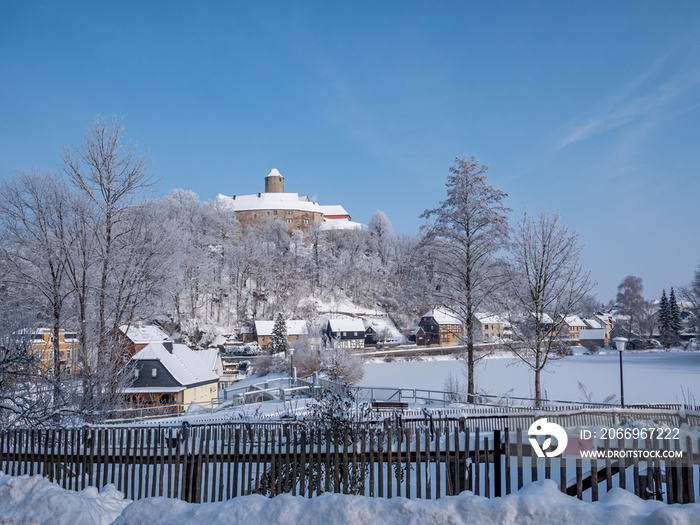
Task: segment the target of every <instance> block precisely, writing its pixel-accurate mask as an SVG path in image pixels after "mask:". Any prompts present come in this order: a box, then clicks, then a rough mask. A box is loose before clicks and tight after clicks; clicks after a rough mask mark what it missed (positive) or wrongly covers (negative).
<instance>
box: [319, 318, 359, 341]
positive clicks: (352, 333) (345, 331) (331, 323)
mask: <svg viewBox="0 0 700 525" xmlns="http://www.w3.org/2000/svg"><path fill="white" fill-rule="evenodd" d="M323 335H324V339H325V340H326V342H327V343H328V344H330V345H332V346H333V347H335V348H364V346H365V323H364V321H362V319H357V318H355V317H351V318H344V319H329V320H328V323H327V324H326V328H325V330H324V331H323Z"/></svg>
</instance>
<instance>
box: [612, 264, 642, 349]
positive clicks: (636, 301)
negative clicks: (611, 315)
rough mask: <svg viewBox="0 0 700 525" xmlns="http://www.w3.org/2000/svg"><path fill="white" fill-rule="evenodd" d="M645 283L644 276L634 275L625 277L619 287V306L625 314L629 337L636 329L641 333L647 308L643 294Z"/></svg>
mask: <svg viewBox="0 0 700 525" xmlns="http://www.w3.org/2000/svg"><path fill="white" fill-rule="evenodd" d="M643 291H644V284H642V278H641V277H636V276H634V275H628V276H627V277H625V278H624V279H623V280H622V282H621V283H620V285H619V286H618V287H617V299H616V302H617V308H618V311H619V313H620V314H621V315H622V316H624V318H623V319H622V323H623V324H624V325H625V327H626V329H627V330H626V332H627V338H628V339H632V334H633V332H634V331H635V330H636V331H637V332H638V333H639V334H640V335H641V325H640V323H641V320H642V317H643V316H644V311H645V309H646V300H645V299H644V296H642V292H643Z"/></svg>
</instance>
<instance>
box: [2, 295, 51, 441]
mask: <svg viewBox="0 0 700 525" xmlns="http://www.w3.org/2000/svg"><path fill="white" fill-rule="evenodd" d="M0 299H1V301H0V428H7V427H9V426H13V425H32V426H37V425H47V424H52V423H54V422H55V420H56V417H57V416H58V415H59V414H60V413H61V412H63V411H64V410H63V408H64V407H63V406H62V405H61V403H57V402H55V390H56V385H57V384H58V380H57V378H56V377H54V376H53V374H47V373H46V370H44V368H43V363H42V360H41V356H40V355H39V354H38V353H37V352H36V349H35V348H34V347H33V344H32V340H31V333H32V330H31V323H30V322H29V320H28V315H25V314H24V309H23V305H22V304H20V303H19V302H17V301H13V300H12V298H11V297H8V296H5V295H4V294H3V295H2V296H0Z"/></svg>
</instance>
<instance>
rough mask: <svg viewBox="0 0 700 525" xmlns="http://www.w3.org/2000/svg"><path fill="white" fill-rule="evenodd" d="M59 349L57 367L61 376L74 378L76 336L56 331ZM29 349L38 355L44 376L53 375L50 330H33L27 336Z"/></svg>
mask: <svg viewBox="0 0 700 525" xmlns="http://www.w3.org/2000/svg"><path fill="white" fill-rule="evenodd" d="M58 345H59V348H60V352H61V353H60V355H59V358H58V360H59V367H60V371H61V373H62V374H65V375H69V376H71V377H72V376H74V375H75V374H77V373H78V371H79V367H78V356H77V349H78V334H76V333H75V332H66V331H65V330H59V331H58ZM29 348H30V349H31V350H33V351H35V352H37V353H38V354H39V359H40V363H41V368H42V370H43V372H44V373H45V374H53V367H54V340H53V330H52V329H51V328H34V329H33V330H32V331H31V333H30V335H29Z"/></svg>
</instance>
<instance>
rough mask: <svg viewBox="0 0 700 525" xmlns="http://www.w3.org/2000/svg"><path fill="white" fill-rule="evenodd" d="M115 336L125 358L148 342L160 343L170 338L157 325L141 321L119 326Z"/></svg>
mask: <svg viewBox="0 0 700 525" xmlns="http://www.w3.org/2000/svg"><path fill="white" fill-rule="evenodd" d="M117 338H118V340H119V341H120V344H121V346H122V348H123V350H122V355H123V356H124V358H125V360H128V359H129V358H131V357H132V356H133V355H134V354H136V352H138V351H139V350H142V349H143V348H145V347H146V346H147V345H148V344H149V343H158V342H161V343H162V342H163V341H170V340H171V339H170V336H169V335H168V334H166V333H165V332H164V331H163V329H162V328H160V327H159V326H155V325H143V324H141V323H135V324H130V325H122V326H120V327H119V334H118V335H117Z"/></svg>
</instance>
